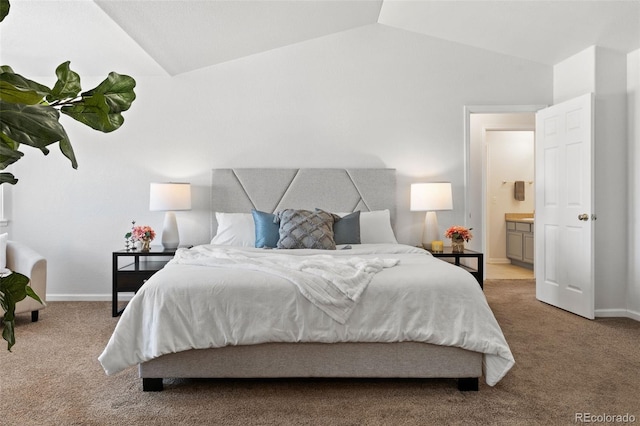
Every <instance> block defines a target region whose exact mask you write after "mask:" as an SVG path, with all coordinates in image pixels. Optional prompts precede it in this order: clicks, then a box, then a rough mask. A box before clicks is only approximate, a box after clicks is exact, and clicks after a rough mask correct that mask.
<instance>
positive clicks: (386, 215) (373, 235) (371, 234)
mask: <svg viewBox="0 0 640 426" xmlns="http://www.w3.org/2000/svg"><path fill="white" fill-rule="evenodd" d="M348 214H350V213H337V215H338V216H340V217H343V216H346V215H348ZM360 244H398V240H396V236H395V234H394V233H393V228H391V212H389V210H374V211H372V212H364V211H361V212H360Z"/></svg>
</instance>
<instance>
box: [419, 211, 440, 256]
mask: <svg viewBox="0 0 640 426" xmlns="http://www.w3.org/2000/svg"><path fill="white" fill-rule="evenodd" d="M439 233H440V231H439V230H438V216H436V212H427V214H426V215H425V216H424V228H423V231H422V247H423V248H425V249H426V250H431V249H432V247H431V242H433V241H437V240H439V239H440V236H439V235H438V234H439Z"/></svg>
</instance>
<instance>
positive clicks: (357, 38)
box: [9, 24, 552, 299]
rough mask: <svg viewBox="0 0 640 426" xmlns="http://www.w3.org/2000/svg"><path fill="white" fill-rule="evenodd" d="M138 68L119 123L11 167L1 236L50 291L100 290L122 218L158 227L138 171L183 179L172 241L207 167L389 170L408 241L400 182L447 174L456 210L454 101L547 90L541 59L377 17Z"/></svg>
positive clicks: (530, 99)
mask: <svg viewBox="0 0 640 426" xmlns="http://www.w3.org/2000/svg"><path fill="white" fill-rule="evenodd" d="M78 36H82V35H81V34H78ZM129 47H131V46H129ZM134 47H135V46H134ZM134 47H132V48H134ZM121 48H122V49H127V48H128V46H127V45H126V44H124V45H121ZM87 60H92V59H91V58H87ZM12 65H13V64H12ZM134 77H135V78H136V79H137V81H138V87H137V89H136V92H137V94H138V99H137V100H136V101H135V103H134V105H133V108H132V109H131V111H128V112H127V113H126V114H125V116H126V123H125V125H124V126H123V128H122V129H120V130H118V131H117V132H115V133H112V134H108V135H104V134H98V133H96V132H93V131H91V130H89V129H86V128H84V127H82V126H80V125H75V123H69V125H68V129H67V130H68V131H69V134H70V137H71V140H72V142H73V143H74V147H75V148H76V154H77V157H78V160H79V163H80V168H79V170H77V171H74V170H72V169H71V168H70V167H69V165H68V164H67V161H66V159H64V158H63V157H62V156H61V155H60V154H59V153H58V152H55V150H54V151H53V152H52V153H51V154H50V155H49V157H47V158H45V157H43V156H42V155H41V154H40V153H39V152H33V151H32V152H28V153H27V155H26V157H25V158H24V159H23V160H21V161H20V162H19V163H18V164H17V165H16V167H15V170H14V171H15V173H16V174H17V175H18V177H19V178H20V179H21V181H20V182H19V184H18V185H17V186H16V187H15V188H13V194H12V196H13V199H12V210H11V212H10V215H9V219H10V220H11V225H10V229H11V234H12V235H11V237H12V238H14V239H17V240H20V241H23V242H25V243H27V244H29V245H31V246H33V247H34V248H36V249H37V250H38V251H40V252H41V253H42V254H44V255H45V256H46V257H47V259H48V262H49V287H48V294H49V296H50V297H54V298H84V299H89V298H106V299H110V296H109V292H110V288H111V270H110V267H111V265H110V260H111V258H110V253H111V251H112V250H115V249H119V248H121V247H123V242H124V239H123V235H124V233H125V232H127V230H128V229H129V226H130V221H131V219H136V220H137V221H138V223H139V224H149V225H151V226H153V227H154V228H156V229H160V228H161V225H162V217H163V214H162V213H161V212H149V211H148V197H149V195H148V191H149V182H152V181H159V180H160V181H163V180H169V179H171V180H182V181H190V182H191V183H192V184H193V185H194V188H193V189H194V194H193V196H194V209H193V210H192V211H189V212H179V213H178V222H179V226H180V232H181V236H182V241H183V242H184V243H190V244H198V243H204V242H207V241H209V239H210V238H211V230H210V229H209V216H208V214H209V213H208V209H209V199H208V188H209V186H210V169H211V168H214V167H258V166H263V167H392V168H396V169H397V171H398V214H397V218H398V220H397V231H398V238H399V240H400V241H402V242H406V243H409V244H415V243H417V242H418V241H419V240H420V235H421V227H422V221H423V216H422V215H421V214H417V213H410V212H409V184H410V183H411V182H416V181H429V180H434V181H451V182H452V184H453V191H454V211H452V212H441V214H439V215H438V216H439V221H440V225H441V227H442V228H443V229H444V228H445V227H446V226H449V225H452V224H463V223H465V218H464V209H465V205H464V201H465V189H464V176H465V161H466V160H465V146H464V136H463V121H464V117H463V107H464V105H469V104H498V105H500V104H501V105H508V104H546V103H549V102H550V100H551V96H552V68H551V67H548V66H543V65H540V64H536V63H532V62H528V61H525V60H521V59H516V58H513V57H508V56H504V55H499V54H493V53H490V52H487V51H484V50H480V49H475V48H470V47H465V46H462V45H459V44H456V43H450V42H445V41H442V40H438V39H433V38H429V37H426V36H421V35H417V34H414V33H410V32H406V31H402V30H397V29H393V28H390V27H386V26H384V25H378V24H375V25H370V26H366V27H361V28H358V29H354V30H351V31H345V32H342V33H338V34H335V35H331V36H327V37H322V38H318V39H315V40H311V41H308V42H304V43H299V44H296V45H292V46H289V47H285V48H281V49H276V50H272V51H269V52H265V53H261V54H258V55H254V56H250V57H247V58H244V59H239V60H235V61H232V62H227V63H224V64H220V65H218V66H215V67H211V68H207V69H202V70H199V71H195V72H192V73H189V74H184V75H180V76H177V77H173V78H171V77H163V76H145V75H134ZM66 122H69V121H66ZM25 151H26V150H25Z"/></svg>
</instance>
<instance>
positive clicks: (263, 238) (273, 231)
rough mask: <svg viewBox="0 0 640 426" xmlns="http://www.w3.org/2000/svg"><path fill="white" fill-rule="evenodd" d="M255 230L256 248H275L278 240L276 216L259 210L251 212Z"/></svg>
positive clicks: (278, 229) (278, 226)
mask: <svg viewBox="0 0 640 426" xmlns="http://www.w3.org/2000/svg"><path fill="white" fill-rule="evenodd" d="M251 214H252V215H253V223H254V224H255V228H256V247H258V248H263V247H268V248H275V247H276V246H277V245H278V240H279V239H280V232H279V231H280V224H278V223H277V222H275V218H276V215H274V214H271V213H266V212H261V211H259V210H255V209H253V210H251Z"/></svg>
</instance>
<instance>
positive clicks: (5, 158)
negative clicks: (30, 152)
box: [0, 133, 24, 170]
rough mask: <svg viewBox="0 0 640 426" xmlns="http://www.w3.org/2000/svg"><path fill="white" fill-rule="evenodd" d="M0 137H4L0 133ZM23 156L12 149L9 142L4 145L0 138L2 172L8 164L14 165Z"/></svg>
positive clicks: (2, 139)
mask: <svg viewBox="0 0 640 426" xmlns="http://www.w3.org/2000/svg"><path fill="white" fill-rule="evenodd" d="M0 136H4V135H3V134H2V133H0ZM23 155H24V154H23V153H22V152H20V151H18V150H17V149H16V148H14V144H12V143H11V142H9V143H6V142H5V140H4V138H0V170H4V169H6V168H7V166H9V165H10V164H13V163H15V162H16V161H18V160H19V159H21V158H22V156H23Z"/></svg>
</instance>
